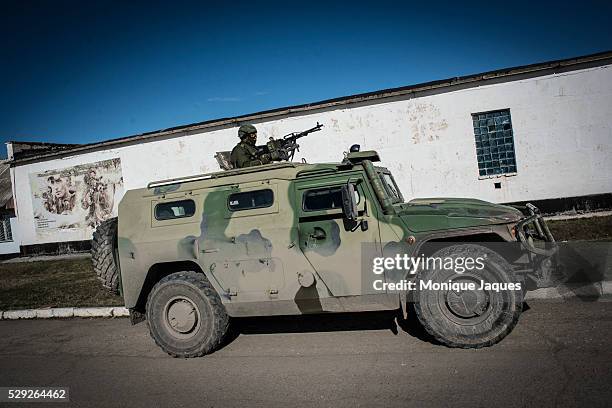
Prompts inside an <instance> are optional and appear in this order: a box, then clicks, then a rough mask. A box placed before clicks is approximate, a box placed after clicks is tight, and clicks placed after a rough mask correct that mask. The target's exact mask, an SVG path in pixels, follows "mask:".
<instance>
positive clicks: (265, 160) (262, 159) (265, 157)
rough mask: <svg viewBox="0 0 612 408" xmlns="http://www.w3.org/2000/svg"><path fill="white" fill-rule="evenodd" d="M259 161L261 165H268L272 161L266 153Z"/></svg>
mask: <svg viewBox="0 0 612 408" xmlns="http://www.w3.org/2000/svg"><path fill="white" fill-rule="evenodd" d="M259 160H261V164H268V163H270V162H271V161H272V157H270V155H269V154H268V153H264V154H262V155H261V157H260V158H259Z"/></svg>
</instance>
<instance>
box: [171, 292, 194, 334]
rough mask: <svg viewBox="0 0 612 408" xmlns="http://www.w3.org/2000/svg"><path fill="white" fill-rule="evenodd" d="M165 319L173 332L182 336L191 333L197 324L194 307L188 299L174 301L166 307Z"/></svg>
mask: <svg viewBox="0 0 612 408" xmlns="http://www.w3.org/2000/svg"><path fill="white" fill-rule="evenodd" d="M167 310H168V312H167V315H166V319H167V322H168V325H169V326H170V327H171V328H172V329H173V330H175V331H177V332H179V333H181V334H184V333H189V332H190V331H192V330H193V329H194V328H195V327H196V326H197V323H198V315H197V313H196V307H195V305H194V304H193V303H191V301H189V300H188V299H175V300H173V301H172V302H171V303H170V304H169V306H168V309H167Z"/></svg>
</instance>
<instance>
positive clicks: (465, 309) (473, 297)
mask: <svg viewBox="0 0 612 408" xmlns="http://www.w3.org/2000/svg"><path fill="white" fill-rule="evenodd" d="M469 281H471V280H469ZM455 282H457V280H456V281H455ZM446 305H447V307H448V309H449V310H450V311H451V312H452V313H453V314H454V315H456V316H458V317H461V318H464V319H469V318H472V317H478V316H481V315H483V314H484V313H485V311H486V310H487V309H488V307H489V295H488V294H487V293H486V292H485V291H483V290H479V289H474V290H459V291H449V292H448V293H447V294H446Z"/></svg>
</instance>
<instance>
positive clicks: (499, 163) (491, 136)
mask: <svg viewBox="0 0 612 408" xmlns="http://www.w3.org/2000/svg"><path fill="white" fill-rule="evenodd" d="M472 122H473V125H474V136H475V138H476V157H477V159H478V174H479V175H480V176H495V175H501V174H508V173H516V157H515V154H514V135H513V133H512V119H511V118H510V109H502V110H497V111H491V112H483V113H473V114H472Z"/></svg>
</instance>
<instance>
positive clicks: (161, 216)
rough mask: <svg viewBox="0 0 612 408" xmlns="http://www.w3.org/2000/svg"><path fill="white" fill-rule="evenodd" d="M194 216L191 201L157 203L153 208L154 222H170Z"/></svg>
mask: <svg viewBox="0 0 612 408" xmlns="http://www.w3.org/2000/svg"><path fill="white" fill-rule="evenodd" d="M193 214H195V202H194V201H193V200H181V201H172V202H169V203H159V204H157V205H156V206H155V219H156V220H172V219H174V218H185V217H191V216H192V215H193Z"/></svg>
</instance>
